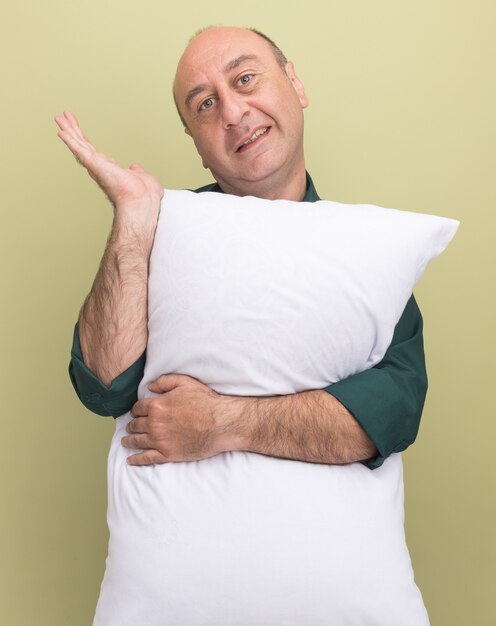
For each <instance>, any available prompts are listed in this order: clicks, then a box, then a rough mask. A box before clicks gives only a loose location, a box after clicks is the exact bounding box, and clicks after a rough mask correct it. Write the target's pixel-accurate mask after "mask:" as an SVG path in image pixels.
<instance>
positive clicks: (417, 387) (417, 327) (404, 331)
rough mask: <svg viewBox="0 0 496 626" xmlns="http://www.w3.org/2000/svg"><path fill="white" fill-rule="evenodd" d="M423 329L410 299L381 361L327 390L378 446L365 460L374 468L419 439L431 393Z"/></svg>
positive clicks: (416, 308)
mask: <svg viewBox="0 0 496 626" xmlns="http://www.w3.org/2000/svg"><path fill="white" fill-rule="evenodd" d="M422 327H423V322H422V315H421V313H420V310H419V308H418V306H417V303H416V301H415V298H414V297H413V295H412V296H411V298H410V300H409V301H408V303H407V305H406V307H405V310H404V312H403V315H402V316H401V318H400V320H399V322H398V324H397V325H396V328H395V331H394V335H393V339H392V341H391V345H390V346H389V348H388V350H387V352H386V354H385V355H384V358H383V360H382V361H381V362H380V363H379V364H377V365H376V366H375V367H373V368H371V369H369V370H366V371H365V372H361V373H359V374H355V375H354V376H350V377H349V378H346V379H344V380H342V381H339V382H337V383H334V384H333V385H330V386H329V387H326V388H325V390H324V391H327V392H328V393H330V394H332V395H333V396H334V397H335V398H337V399H338V400H339V401H340V402H341V404H343V405H344V406H345V407H346V408H347V409H348V411H350V413H351V414H352V415H353V416H354V417H355V418H356V419H357V420H358V422H359V423H360V425H361V426H362V428H363V429H364V430H365V432H366V433H367V435H368V436H369V437H370V439H371V440H372V441H373V442H374V443H375V445H376V447H377V450H378V451H379V453H378V455H377V456H376V457H374V458H373V459H369V460H368V461H364V464H365V465H367V467H369V468H370V469H375V468H377V467H380V466H381V465H382V464H383V463H384V461H385V459H386V458H387V457H388V456H389V455H390V454H391V453H393V452H401V451H402V450H405V449H406V448H407V447H408V446H409V445H410V444H412V443H413V442H414V441H415V438H416V436H417V432H418V429H419V425H420V417H421V415H422V409H423V406H424V401H425V395H426V392H427V373H426V369H425V356H424V342H423V336H422Z"/></svg>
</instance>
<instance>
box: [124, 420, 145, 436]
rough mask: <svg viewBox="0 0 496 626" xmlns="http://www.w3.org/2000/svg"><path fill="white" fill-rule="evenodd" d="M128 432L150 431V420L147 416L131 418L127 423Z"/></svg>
mask: <svg viewBox="0 0 496 626" xmlns="http://www.w3.org/2000/svg"><path fill="white" fill-rule="evenodd" d="M126 430H127V432H128V433H131V434H132V433H147V432H148V420H147V419H146V417H135V418H133V419H132V420H130V421H129V422H128V423H127V425H126Z"/></svg>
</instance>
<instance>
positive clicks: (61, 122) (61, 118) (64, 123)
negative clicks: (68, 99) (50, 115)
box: [54, 115, 70, 130]
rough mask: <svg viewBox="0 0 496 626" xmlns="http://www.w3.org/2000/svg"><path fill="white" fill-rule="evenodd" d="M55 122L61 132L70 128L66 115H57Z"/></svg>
mask: <svg viewBox="0 0 496 626" xmlns="http://www.w3.org/2000/svg"><path fill="white" fill-rule="evenodd" d="M54 120H55V122H56V123H57V126H58V127H59V128H60V129H61V130H65V129H67V128H70V124H69V120H68V119H67V118H66V117H65V115H56V116H55V117H54Z"/></svg>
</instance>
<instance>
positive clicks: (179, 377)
mask: <svg viewBox="0 0 496 626" xmlns="http://www.w3.org/2000/svg"><path fill="white" fill-rule="evenodd" d="M187 379H189V380H194V379H192V378H191V377H190V376H185V375H184V374H162V376H159V377H158V378H157V380H154V381H153V382H151V383H150V384H149V385H148V389H149V390H150V391H153V393H167V392H168V391H172V390H173V389H175V388H176V387H178V386H179V385H181V384H184V383H185V382H186V380H187Z"/></svg>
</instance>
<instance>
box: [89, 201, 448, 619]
mask: <svg viewBox="0 0 496 626" xmlns="http://www.w3.org/2000/svg"><path fill="white" fill-rule="evenodd" d="M457 226H458V223H457V222H456V221H454V220H449V219H446V218H439V217H434V216H429V215H421V214H416V213H409V212H404V211H395V210H392V209H382V208H379V207H375V206H369V205H343V204H339V203H335V202H327V201H319V202H316V203H295V202H289V201H283V200H278V201H266V200H260V199H256V198H252V197H245V198H239V197H236V196H229V195H223V194H218V193H202V194H196V193H193V192H188V191H169V190H167V191H166V192H165V195H164V200H163V203H162V209H161V215H160V219H159V223H158V227H157V232H156V237H155V243H154V248H153V251H152V255H151V261H150V277H149V341H148V349H147V362H146V367H145V375H144V378H143V381H142V383H141V385H140V389H139V396H140V397H145V396H150V395H153V394H150V392H148V390H147V385H148V384H149V382H150V381H152V380H154V379H155V378H157V377H158V376H159V375H160V374H162V373H181V374H189V375H191V376H194V377H196V378H198V379H200V380H201V381H203V382H205V383H206V384H208V385H210V386H211V387H212V388H213V389H215V390H217V391H219V392H221V393H227V394H238V395H274V394H288V393H293V392H297V391H301V390H304V389H320V388H322V387H325V386H326V385H328V384H329V383H331V382H335V381H337V380H340V379H342V378H344V377H347V376H350V375H352V374H353V373H355V372H359V371H362V370H364V369H366V368H369V367H372V366H373V365H374V364H376V363H378V362H379V361H380V360H381V358H382V357H383V355H384V353H385V351H386V349H387V347H388V345H389V343H390V341H391V338H392V334H393V330H394V327H395V325H396V323H397V321H398V320H399V318H400V316H401V313H402V311H403V309H404V307H405V305H406V302H407V300H408V298H409V297H410V295H411V292H412V290H413V287H414V285H415V283H416V281H417V280H418V279H419V277H420V275H421V274H422V272H423V271H424V269H425V267H426V265H427V263H428V262H429V261H430V260H431V259H432V258H434V257H435V256H437V255H438V254H440V253H441V252H442V251H443V249H444V248H445V247H446V245H447V244H448V243H449V241H450V240H451V238H452V237H453V236H454V233H455V231H456V229H457ZM129 419H130V417H129V415H125V416H122V417H120V418H119V419H118V420H117V426H116V433H115V436H114V439H113V441H112V446H111V450H110V456H109V474H108V478H109V509H108V523H109V529H110V543H109V556H108V559H107V565H106V572H105V577H104V580H103V583H102V589H101V595H100V599H99V603H98V606H97V612H96V617H95V621H94V625H95V626H210V625H211V626H345V625H348V624H350V625H353V626H362V625H363V626H372V625H377V626H424V625H425V624H428V618H427V614H426V611H425V608H424V605H423V602H422V598H421V595H420V593H419V591H418V589H417V587H416V586H415V583H414V580H413V572H412V568H411V563H410V558H409V555H408V550H407V547H406V544H405V539H404V531H403V480H402V463H401V456H400V455H398V454H394V455H392V456H391V457H390V458H389V459H388V460H386V462H385V463H384V465H383V466H382V467H380V468H379V469H377V470H374V471H370V470H369V469H367V468H366V467H364V466H363V465H361V464H360V463H354V464H350V465H347V466H328V465H318V464H310V463H304V462H299V461H288V460H282V459H276V458H271V457H265V456H262V455H258V454H252V453H247V452H231V453H225V454H221V455H218V456H216V457H214V458H211V459H206V460H203V461H199V462H192V463H169V464H164V465H156V466H150V467H130V466H128V465H127V464H126V457H127V455H128V454H129V451H128V450H125V449H124V448H123V447H122V446H121V444H120V440H121V438H122V437H123V436H124V435H125V434H126V432H125V426H126V424H127V422H128V421H129Z"/></svg>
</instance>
